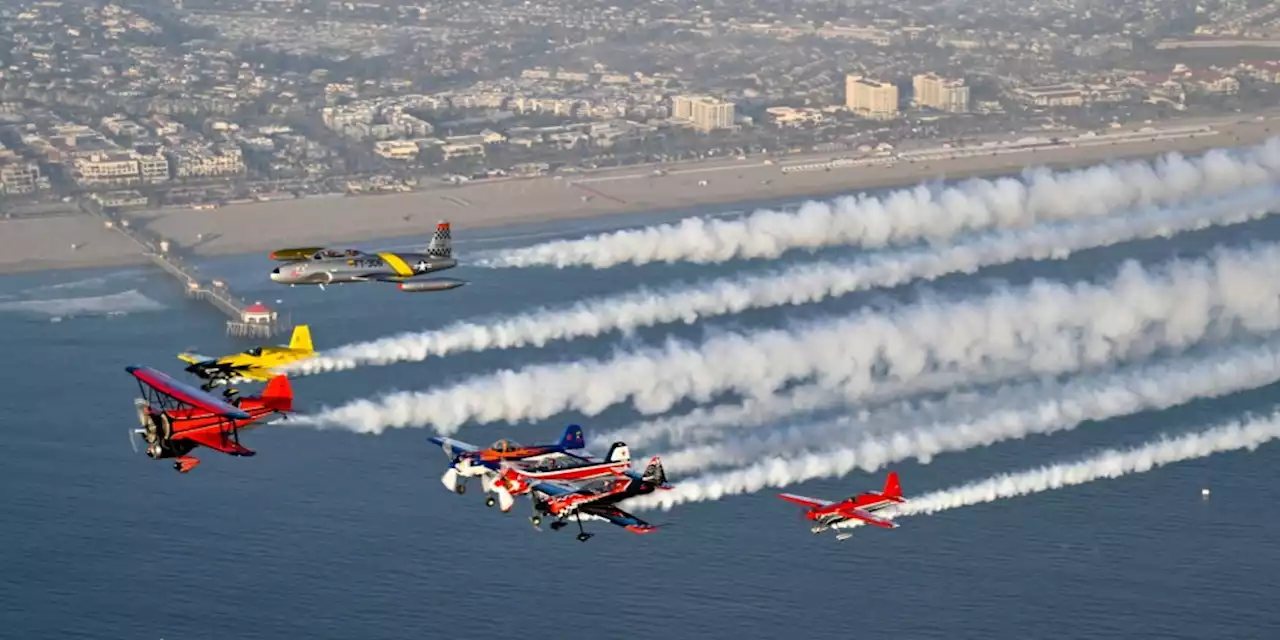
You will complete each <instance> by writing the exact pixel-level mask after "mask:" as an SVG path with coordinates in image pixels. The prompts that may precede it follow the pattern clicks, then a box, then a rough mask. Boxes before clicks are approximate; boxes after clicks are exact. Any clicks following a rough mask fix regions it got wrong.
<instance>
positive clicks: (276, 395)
mask: <svg viewBox="0 0 1280 640" xmlns="http://www.w3.org/2000/svg"><path fill="white" fill-rule="evenodd" d="M262 402H263V404H265V405H267V407H269V408H271V409H274V410H276V411H293V387H292V386H290V385H289V378H288V377H286V376H276V377H274V378H272V379H271V381H270V382H267V386H266V387H265V388H263V389H262Z"/></svg>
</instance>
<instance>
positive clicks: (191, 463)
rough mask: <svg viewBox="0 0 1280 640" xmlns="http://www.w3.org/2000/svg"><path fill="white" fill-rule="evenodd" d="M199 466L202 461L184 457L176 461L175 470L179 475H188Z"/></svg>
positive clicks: (174, 463)
mask: <svg viewBox="0 0 1280 640" xmlns="http://www.w3.org/2000/svg"><path fill="white" fill-rule="evenodd" d="M198 464H200V460H199V459H198V458H192V457H191V456H182V457H181V458H178V459H177V460H174V462H173V469H174V470H175V471H177V472H178V473H187V472H189V471H191V470H192V469H194V468H196V465H198Z"/></svg>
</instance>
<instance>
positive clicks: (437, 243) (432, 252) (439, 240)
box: [427, 220, 453, 258]
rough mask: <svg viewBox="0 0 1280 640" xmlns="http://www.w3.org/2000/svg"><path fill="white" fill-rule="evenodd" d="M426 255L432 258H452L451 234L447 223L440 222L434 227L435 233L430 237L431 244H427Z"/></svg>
mask: <svg viewBox="0 0 1280 640" xmlns="http://www.w3.org/2000/svg"><path fill="white" fill-rule="evenodd" d="M427 255H428V256H431V257H432V258H452V257H453V232H452V231H450V229H449V223H448V222H446V221H444V220H441V221H440V223H439V224H437V225H436V232H435V234H434V235H432V236H431V242H429V243H427Z"/></svg>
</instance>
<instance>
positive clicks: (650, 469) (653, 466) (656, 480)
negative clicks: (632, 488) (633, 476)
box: [641, 456, 667, 487]
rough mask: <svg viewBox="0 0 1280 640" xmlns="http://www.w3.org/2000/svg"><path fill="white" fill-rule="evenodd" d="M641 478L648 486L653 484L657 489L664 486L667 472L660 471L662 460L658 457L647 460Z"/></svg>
mask: <svg viewBox="0 0 1280 640" xmlns="http://www.w3.org/2000/svg"><path fill="white" fill-rule="evenodd" d="M641 477H642V478H643V479H644V481H645V482H648V483H650V484H655V485H657V486H659V487H662V486H666V484H667V472H665V471H663V470H662V459H661V458H659V457H658V456H654V457H652V458H649V464H648V465H647V466H645V468H644V475H643V476H641Z"/></svg>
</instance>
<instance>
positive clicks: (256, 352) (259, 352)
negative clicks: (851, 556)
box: [245, 347, 262, 358]
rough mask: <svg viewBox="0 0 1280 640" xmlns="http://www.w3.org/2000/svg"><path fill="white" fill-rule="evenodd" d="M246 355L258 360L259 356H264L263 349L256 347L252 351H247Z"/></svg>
mask: <svg viewBox="0 0 1280 640" xmlns="http://www.w3.org/2000/svg"><path fill="white" fill-rule="evenodd" d="M245 353H247V354H249V355H251V356H253V357H255V358H256V357H258V356H260V355H262V347H254V348H252V349H249V350H248V351H245Z"/></svg>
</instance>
